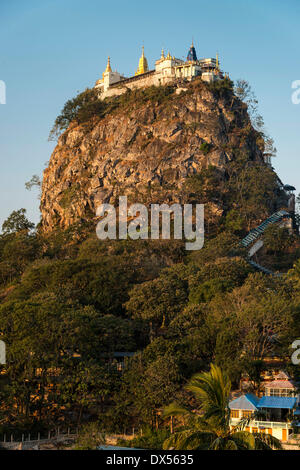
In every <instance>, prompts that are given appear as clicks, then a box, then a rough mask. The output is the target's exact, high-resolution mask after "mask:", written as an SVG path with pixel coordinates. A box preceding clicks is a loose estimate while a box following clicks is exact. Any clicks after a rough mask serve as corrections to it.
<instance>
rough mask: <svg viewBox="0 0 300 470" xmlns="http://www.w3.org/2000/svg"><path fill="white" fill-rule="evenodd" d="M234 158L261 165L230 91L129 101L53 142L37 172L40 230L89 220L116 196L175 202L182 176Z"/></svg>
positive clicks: (202, 88)
mask: <svg viewBox="0 0 300 470" xmlns="http://www.w3.org/2000/svg"><path fill="white" fill-rule="evenodd" d="M169 88H170V87H169ZM128 93H129V92H128ZM159 96H160V95H159ZM241 151H243V152H244V153H245V155H247V156H248V157H247V158H249V159H251V160H259V161H262V160H263V156H262V152H261V150H260V149H259V147H258V145H257V133H256V132H255V131H254V129H253V128H252V126H251V124H250V121H249V116H248V113H247V107H246V105H244V104H243V103H242V102H241V101H240V100H239V99H237V98H236V97H235V96H234V94H233V92H232V90H230V89H222V87H219V89H214V87H212V86H209V85H207V84H205V83H203V82H201V81H200V80H196V81H194V82H192V83H190V84H185V85H184V88H183V87H182V86H181V87H179V86H177V87H174V88H173V89H172V90H171V91H169V93H168V96H165V97H164V99H160V97H156V95H155V91H154V92H152V94H151V95H150V94H149V96H148V95H147V94H146V95H145V93H144V92H143V90H139V91H138V92H136V93H134V94H132V93H131V94H130V93H129V99H127V101H126V99H124V98H123V99H122V100H121V101H120V103H119V105H118V106H111V111H110V112H107V113H106V114H105V115H104V116H101V117H100V116H95V117H93V118H92V119H90V120H89V122H88V123H83V124H82V123H81V124H78V123H77V122H72V123H71V124H70V126H69V127H68V129H67V130H66V131H65V132H64V133H63V134H62V135H61V136H60V138H59V140H58V143H57V146H56V148H55V150H54V152H53V154H52V156H51V159H50V162H49V166H48V168H47V169H46V170H45V172H44V179H43V186H42V198H41V212H42V226H43V229H44V230H47V231H51V230H52V229H53V228H54V227H55V226H56V225H59V226H61V227H62V228H66V227H68V226H70V225H71V224H73V223H75V222H78V221H85V220H90V219H91V218H93V217H95V212H96V207H97V206H98V205H99V204H101V203H103V202H110V203H114V202H115V201H116V199H117V197H118V195H127V196H128V198H129V201H132V202H133V201H134V202H146V203H147V202H148V203H150V202H152V203H154V202H160V203H161V202H168V203H170V202H178V201H182V197H183V191H182V188H183V187H184V182H185V181H186V179H187V178H188V177H189V176H192V175H195V174H197V173H199V172H201V170H202V169H203V168H207V167H208V166H209V165H214V166H217V167H219V168H220V169H221V170H222V169H224V168H225V166H226V164H227V162H228V161H230V160H232V159H234V158H235V156H236V154H237V153H238V152H241Z"/></svg>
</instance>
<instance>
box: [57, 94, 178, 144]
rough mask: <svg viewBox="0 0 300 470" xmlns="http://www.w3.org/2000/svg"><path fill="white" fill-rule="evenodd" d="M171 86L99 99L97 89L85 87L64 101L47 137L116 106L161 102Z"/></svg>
mask: <svg viewBox="0 0 300 470" xmlns="http://www.w3.org/2000/svg"><path fill="white" fill-rule="evenodd" d="M174 91H175V88H174V87H172V86H169V85H168V86H158V87H156V86H151V87H147V88H144V89H138V90H128V91H127V92H126V93H123V94H122V95H120V96H117V97H113V98H106V99H105V100H101V99H100V95H99V90H97V89H95V88H92V89H89V88H87V89H86V90H85V91H83V92H81V93H79V94H78V95H77V96H76V97H75V98H72V99H70V100H68V101H67V102H66V104H65V105H64V107H63V109H62V111H61V114H60V115H59V116H58V117H57V118H56V120H55V123H54V126H53V128H52V130H51V132H50V136H49V139H50V140H53V139H55V138H57V137H59V135H60V134H61V133H62V132H63V131H65V130H66V129H67V128H68V127H69V125H70V124H71V122H76V123H77V124H84V123H87V122H88V121H90V120H91V119H93V118H95V117H96V118H103V117H104V116H105V115H106V114H109V113H111V112H112V111H114V110H115V109H118V108H128V107H129V106H132V105H137V104H139V105H141V104H145V103H147V102H149V101H150V102H152V103H157V104H162V103H164V102H166V101H167V100H168V99H169V97H170V96H171V95H172V94H173V93H174Z"/></svg>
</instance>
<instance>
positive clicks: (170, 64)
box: [95, 43, 226, 99]
mask: <svg viewBox="0 0 300 470" xmlns="http://www.w3.org/2000/svg"><path fill="white" fill-rule="evenodd" d="M225 76H226V75H225ZM195 77H201V79H202V80H203V81H206V82H213V81H215V80H220V79H223V78H224V75H223V72H222V71H221V70H220V64H219V57H218V54H217V56H216V58H209V59H200V60H198V59H197V54H196V50H195V47H194V44H193V43H192V45H191V47H190V49H189V51H188V55H187V58H186V60H182V59H176V58H175V57H174V56H171V54H170V52H169V53H168V54H167V55H166V56H165V53H164V50H162V52H161V56H160V59H158V60H157V61H156V62H155V69H154V70H149V67H148V61H147V59H146V57H145V53H144V47H143V50H142V56H141V58H140V60H139V66H138V69H137V71H136V72H135V75H134V76H132V77H130V78H126V77H123V76H122V75H121V74H120V73H119V72H117V71H115V72H113V71H112V68H111V64H110V57H109V58H108V62H107V66H106V69H105V71H104V72H103V74H102V78H101V79H100V80H97V82H96V84H95V88H96V89H99V91H100V92H101V98H102V99H104V98H107V97H109V96H115V95H121V94H122V93H125V92H126V91H127V89H128V88H129V89H134V88H142V87H147V86H151V85H155V86H159V85H167V84H171V83H174V82H176V81H180V80H183V81H186V80H187V81H190V80H192V79H193V78H195Z"/></svg>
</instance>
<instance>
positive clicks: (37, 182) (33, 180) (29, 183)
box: [25, 175, 42, 191]
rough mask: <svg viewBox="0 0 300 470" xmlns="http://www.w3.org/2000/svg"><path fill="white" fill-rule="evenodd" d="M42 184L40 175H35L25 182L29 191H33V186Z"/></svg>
mask: <svg viewBox="0 0 300 470" xmlns="http://www.w3.org/2000/svg"><path fill="white" fill-rule="evenodd" d="M41 185H42V182H41V179H40V177H39V176H38V175H33V176H32V177H31V179H30V180H29V181H27V182H26V183H25V188H26V189H28V191H31V189H32V188H34V187H35V186H37V187H38V188H40V187H41Z"/></svg>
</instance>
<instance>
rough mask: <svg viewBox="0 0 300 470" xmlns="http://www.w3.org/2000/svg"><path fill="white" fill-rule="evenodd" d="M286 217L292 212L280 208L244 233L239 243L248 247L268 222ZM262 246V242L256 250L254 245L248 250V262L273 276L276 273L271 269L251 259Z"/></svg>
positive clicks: (273, 222) (290, 215)
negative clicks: (246, 233) (244, 235)
mask: <svg viewBox="0 0 300 470" xmlns="http://www.w3.org/2000/svg"><path fill="white" fill-rule="evenodd" d="M287 218H292V214H291V213H290V212H288V211H286V210H280V211H278V212H275V213H274V214H272V215H271V216H270V217H268V218H267V219H266V220H264V221H263V222H262V223H261V224H260V225H259V226H258V227H256V228H255V229H253V230H250V232H249V233H248V235H246V237H245V238H243V240H242V241H241V245H242V246H243V247H245V248H248V247H250V246H251V245H253V244H254V243H255V242H257V241H258V239H259V238H260V237H261V236H262V235H263V234H264V231H265V230H266V228H267V227H268V226H269V225H270V224H276V223H279V222H281V221H282V220H284V219H287ZM262 246H263V242H262V243H260V244H257V249H256V250H255V248H254V247H252V250H250V252H249V253H248V262H249V263H250V264H251V266H253V267H254V268H255V269H257V270H258V271H261V272H263V273H265V274H270V275H273V276H275V275H276V274H275V273H274V272H273V271H271V270H270V269H267V268H265V267H264V266H261V265H260V264H258V263H256V262H255V261H252V259H251V257H252V256H253V255H254V254H255V253H256V251H258V250H259V249H260V248H261V247H262ZM253 248H254V249H253Z"/></svg>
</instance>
